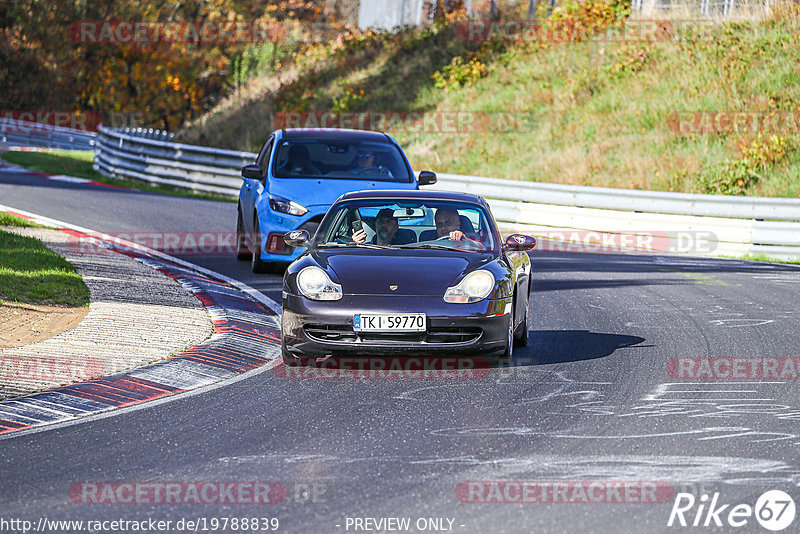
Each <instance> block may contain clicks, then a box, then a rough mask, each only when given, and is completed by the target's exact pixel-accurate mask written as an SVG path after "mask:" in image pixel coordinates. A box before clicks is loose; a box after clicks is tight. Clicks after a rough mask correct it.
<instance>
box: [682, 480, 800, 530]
mask: <svg viewBox="0 0 800 534" xmlns="http://www.w3.org/2000/svg"><path fill="white" fill-rule="evenodd" d="M795 512H796V510H795V504H794V499H792V497H791V496H790V495H789V494H788V493H786V492H784V491H781V490H770V491H767V492H765V493H763V494H762V495H761V496H760V497H759V498H758V500H757V501H756V504H755V506H750V505H749V504H746V503H741V504H723V503H722V502H720V496H719V493H718V492H717V493H714V494H713V495H712V496H710V497H709V495H708V494H707V493H703V494H702V495H700V497H695V495H694V494H692V493H678V494H677V496H676V497H675V503H674V504H673V505H672V511H671V512H670V514H669V521H667V526H668V527H671V526H673V525H674V526H682V527H687V526H688V527H730V528H739V527H744V526H748V525H750V528H751V529H752V527H753V525H752V523H751V521H752V520H753V518H755V520H756V521H757V522H758V524H759V525H761V526H762V527H763V528H765V529H767V530H771V531H773V532H778V531H781V530H784V529H786V528H787V527H789V525H791V524H792V522H793V521H794V517H795Z"/></svg>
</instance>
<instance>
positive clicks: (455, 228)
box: [434, 209, 480, 244]
mask: <svg viewBox="0 0 800 534" xmlns="http://www.w3.org/2000/svg"><path fill="white" fill-rule="evenodd" d="M434 221H435V222H436V233H437V234H438V236H439V238H440V239H441V238H445V237H448V238H450V239H451V240H453V241H464V240H467V241H472V242H474V243H478V244H480V239H478V236H476V235H471V236H468V235H464V232H462V231H461V218H460V217H459V216H458V212H457V211H455V210H448V209H439V210H436V215H435V216H434Z"/></svg>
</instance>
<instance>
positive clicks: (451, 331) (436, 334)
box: [303, 324, 482, 345]
mask: <svg viewBox="0 0 800 534" xmlns="http://www.w3.org/2000/svg"><path fill="white" fill-rule="evenodd" d="M303 330H304V331H305V333H306V335H307V336H308V337H309V338H311V339H312V340H314V341H323V342H329V343H358V342H362V343H370V344H384V343H385V344H387V345H390V344H392V343H437V344H448V343H452V344H459V343H469V342H472V341H476V340H478V339H479V338H480V337H481V334H482V331H481V329H480V328H477V327H465V328H459V327H439V328H434V327H428V331H427V332H397V333H393V332H369V333H356V332H355V331H354V330H353V327H352V326H349V325H320V324H307V325H305V326H304V327H303Z"/></svg>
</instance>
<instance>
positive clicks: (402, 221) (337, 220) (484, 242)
mask: <svg viewBox="0 0 800 534" xmlns="http://www.w3.org/2000/svg"><path fill="white" fill-rule="evenodd" d="M491 220H492V219H491V218H490V217H489V216H488V214H487V213H486V211H485V210H484V209H483V208H482V207H480V206H476V205H474V204H464V203H460V202H447V201H428V200H425V201H414V200H411V201H405V200H398V201H387V200H383V201H376V200H369V201H352V202H347V203H344V204H342V205H341V206H340V207H339V208H338V209H336V211H334V212H332V213H331V214H330V215H329V216H328V217H326V222H325V226H324V228H322V229H321V230H320V231H319V232H318V233H317V236H318V237H317V241H316V246H317V247H319V248H324V247H370V248H376V247H377V248H415V249H431V250H438V249H451V250H460V251H468V252H489V251H493V250H495V248H496V247H497V239H496V236H497V233H496V229H495V228H494V224H493V223H492V222H490V221H491Z"/></svg>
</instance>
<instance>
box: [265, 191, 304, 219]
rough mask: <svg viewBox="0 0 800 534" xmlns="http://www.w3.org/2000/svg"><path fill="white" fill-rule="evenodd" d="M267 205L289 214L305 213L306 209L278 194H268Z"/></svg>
mask: <svg viewBox="0 0 800 534" xmlns="http://www.w3.org/2000/svg"><path fill="white" fill-rule="evenodd" d="M269 207H270V208H272V209H273V210H275V211H277V212H280V213H288V214H289V215H298V216H300V215H305V214H306V213H308V209H307V208H306V207H304V206H301V205H300V204H298V203H297V202H294V201H291V200H288V199H285V198H283V197H279V196H278V195H270V196H269Z"/></svg>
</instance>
